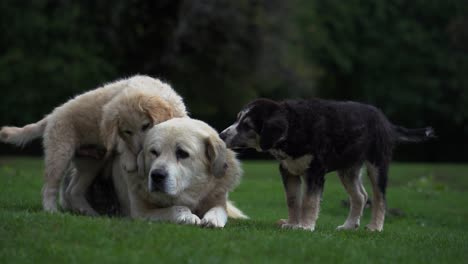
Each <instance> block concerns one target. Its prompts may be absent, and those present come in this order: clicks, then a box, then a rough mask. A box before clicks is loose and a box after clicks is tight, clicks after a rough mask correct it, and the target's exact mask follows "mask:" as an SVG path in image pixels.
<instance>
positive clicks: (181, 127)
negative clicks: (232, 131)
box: [112, 118, 247, 228]
mask: <svg viewBox="0 0 468 264" xmlns="http://www.w3.org/2000/svg"><path fill="white" fill-rule="evenodd" d="M177 149H182V150H184V151H186V152H187V153H188V155H189V156H188V157H187V158H183V159H181V158H179V159H178V158H177V156H176V151H177ZM156 152H157V153H159V155H158V156H156V155H155V154H154V153H156ZM122 162H125V158H122V156H121V155H120V156H118V157H117V158H116V159H115V160H114V162H113V165H112V166H113V169H112V177H113V180H114V184H115V187H116V188H115V189H116V190H117V193H118V197H119V200H120V204H121V206H122V207H123V208H122V209H123V212H124V215H126V216H128V217H131V218H142V219H149V220H153V221H169V222H174V223H183V224H196V225H202V226H206V227H219V228H221V227H224V226H225V224H226V222H227V217H228V216H229V217H232V218H247V216H245V215H244V214H243V213H242V212H241V211H240V210H239V209H238V208H236V207H235V206H234V205H233V204H232V203H231V202H230V201H228V200H227V197H228V193H229V191H231V190H233V189H234V187H235V186H237V184H238V183H239V181H240V178H241V175H242V170H241V167H240V164H239V162H238V160H237V159H236V157H235V154H234V152H232V151H231V150H229V149H227V148H226V145H225V144H224V142H223V141H222V140H221V139H220V138H219V137H218V133H217V132H216V131H215V130H214V129H213V128H211V127H210V126H208V125H207V124H206V123H204V122H201V121H198V120H194V119H190V118H174V119H171V120H169V121H166V122H164V123H161V124H159V125H156V126H155V127H153V128H152V129H151V130H150V131H149V132H148V134H147V136H146V140H145V143H144V148H143V151H142V152H141V153H140V154H139V156H138V172H137V173H134V172H129V171H127V170H126V169H124V168H123V167H122ZM158 169H165V170H167V172H168V175H167V178H166V181H165V182H164V186H166V188H165V189H164V191H162V190H159V191H155V190H152V186H151V184H152V182H151V181H152V179H151V173H152V172H153V171H154V170H158Z"/></svg>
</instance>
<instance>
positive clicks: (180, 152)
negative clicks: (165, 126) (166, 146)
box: [176, 149, 189, 159]
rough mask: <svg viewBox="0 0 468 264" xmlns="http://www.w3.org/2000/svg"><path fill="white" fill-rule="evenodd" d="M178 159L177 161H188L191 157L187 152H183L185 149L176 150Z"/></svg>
mask: <svg viewBox="0 0 468 264" xmlns="http://www.w3.org/2000/svg"><path fill="white" fill-rule="evenodd" d="M176 157H177V159H186V158H188V157H189V154H188V153H187V151H185V150H183V149H177V150H176Z"/></svg>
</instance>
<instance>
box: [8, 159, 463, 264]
mask: <svg viewBox="0 0 468 264" xmlns="http://www.w3.org/2000/svg"><path fill="white" fill-rule="evenodd" d="M244 170H245V175H244V179H243V182H242V184H241V185H240V186H239V187H238V188H237V189H236V191H235V192H234V193H232V194H231V200H233V201H235V202H236V204H237V205H238V207H239V208H241V209H242V210H243V211H244V212H245V213H246V214H248V215H249V216H250V217H251V220H244V221H241V220H237V221H235V220H230V221H229V222H228V225H227V226H226V227H225V228H224V230H211V229H201V228H198V227H193V226H178V225H173V224H165V223H164V224H163V223H151V222H147V221H134V220H128V219H116V218H105V217H102V218H89V217H83V216H75V215H70V214H48V213H44V212H42V211H41V203H40V189H41V186H42V171H43V164H42V160H40V159H38V158H6V157H3V158H0V263H39V262H43V263H88V262H94V263H96V262H99V263H131V262H145V263H164V262H184V263H185V262H194V263H239V262H241V263H259V262H264V263H273V262H278V263H297V262H305V261H308V262H319V261H320V262H325V263H336V262H349V263H380V262H385V263H396V262H403V263H408V262H409V263H411V262H417V263H468V227H467V224H468V194H467V191H468V165H429V164H401V163H395V164H393V166H392V167H391V170H390V187H389V189H388V197H387V199H388V206H389V207H390V208H397V209H399V211H400V213H402V214H399V215H390V216H388V217H387V220H386V223H385V230H384V232H382V233H370V232H367V231H366V230H364V229H363V226H364V225H365V224H367V223H368V221H369V217H370V212H369V210H366V211H365V214H364V218H363V222H362V227H361V228H360V229H359V230H358V231H346V232H344V231H340V232H338V231H335V227H336V226H338V225H340V224H342V223H343V222H344V220H345V218H346V216H347V213H348V209H347V208H345V207H344V206H343V205H342V203H341V201H342V200H343V199H345V198H346V194H345V192H344V190H343V187H342V186H341V185H340V184H339V180H338V178H337V176H336V175H335V174H330V175H327V181H326V183H325V193H324V197H323V202H322V210H321V214H320V217H319V220H318V223H317V228H316V231H315V232H313V233H310V232H305V231H293V230H280V229H278V228H277V227H276V226H275V224H274V223H275V222H276V221H277V220H278V219H279V218H284V217H286V216H287V214H286V205H285V202H284V198H283V195H284V194H283V190H282V186H281V180H280V176H279V172H278V170H277V164H276V163H275V162H257V161H255V162H244ZM366 181H367V177H366ZM366 189H367V191H368V192H369V194H370V193H371V189H370V188H369V186H367V188H366Z"/></svg>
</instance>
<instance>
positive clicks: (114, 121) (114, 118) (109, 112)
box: [100, 107, 119, 153]
mask: <svg viewBox="0 0 468 264" xmlns="http://www.w3.org/2000/svg"><path fill="white" fill-rule="evenodd" d="M118 126H119V114H118V112H117V111H116V110H115V109H114V108H113V107H104V108H103V113H102V121H101V125H100V130H101V131H100V132H101V138H102V140H103V142H104V147H105V148H106V150H107V153H110V152H111V151H112V149H113V148H114V147H115V144H116V142H117V134H118V129H119V128H118Z"/></svg>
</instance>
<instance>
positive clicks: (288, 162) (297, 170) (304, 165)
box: [270, 149, 314, 175]
mask: <svg viewBox="0 0 468 264" xmlns="http://www.w3.org/2000/svg"><path fill="white" fill-rule="evenodd" d="M270 153H271V154H272V155H273V156H275V158H276V159H278V160H279V161H280V163H281V165H283V167H284V168H285V169H286V170H288V171H289V172H290V173H291V174H294V175H303V174H304V173H305V171H306V170H307V169H308V168H309V165H310V162H311V161H312V160H313V159H314V156H313V155H312V154H307V155H304V156H302V157H299V158H295V159H294V158H292V157H290V156H288V155H287V154H286V153H284V152H283V151H281V150H276V149H272V150H270Z"/></svg>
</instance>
